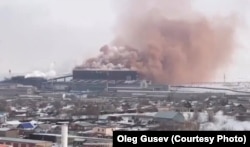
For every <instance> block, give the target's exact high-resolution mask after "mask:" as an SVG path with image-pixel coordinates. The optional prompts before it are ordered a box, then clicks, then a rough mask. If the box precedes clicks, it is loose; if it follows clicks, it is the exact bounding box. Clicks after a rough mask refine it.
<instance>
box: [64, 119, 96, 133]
mask: <svg viewBox="0 0 250 147" xmlns="http://www.w3.org/2000/svg"><path fill="white" fill-rule="evenodd" d="M95 126H96V125H95V124H92V123H89V122H83V121H78V122H74V123H72V124H70V126H69V129H70V130H71V131H86V130H91V129H93V128H94V127H95Z"/></svg>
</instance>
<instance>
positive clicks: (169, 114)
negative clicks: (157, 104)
mask: <svg viewBox="0 0 250 147" xmlns="http://www.w3.org/2000/svg"><path fill="white" fill-rule="evenodd" d="M177 114H178V112H174V111H165V112H164V111H162V112H158V113H156V114H155V116H154V117H155V118H168V119H172V118H174V117H175V116H176V115H177Z"/></svg>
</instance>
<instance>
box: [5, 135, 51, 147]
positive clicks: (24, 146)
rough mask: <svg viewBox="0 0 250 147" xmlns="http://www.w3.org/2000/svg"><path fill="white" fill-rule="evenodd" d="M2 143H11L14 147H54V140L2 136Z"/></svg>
mask: <svg viewBox="0 0 250 147" xmlns="http://www.w3.org/2000/svg"><path fill="white" fill-rule="evenodd" d="M0 144H6V145H11V146H13V147H52V145H53V144H52V142H48V141H38V140H29V139H21V138H9V137H1V138H0Z"/></svg>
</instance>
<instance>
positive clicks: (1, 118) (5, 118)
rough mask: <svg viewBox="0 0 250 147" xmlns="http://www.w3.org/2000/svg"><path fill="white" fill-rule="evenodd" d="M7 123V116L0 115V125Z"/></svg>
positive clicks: (4, 114)
mask: <svg viewBox="0 0 250 147" xmlns="http://www.w3.org/2000/svg"><path fill="white" fill-rule="evenodd" d="M6 121H7V114H6V113H0V124H2V123H5V122H6Z"/></svg>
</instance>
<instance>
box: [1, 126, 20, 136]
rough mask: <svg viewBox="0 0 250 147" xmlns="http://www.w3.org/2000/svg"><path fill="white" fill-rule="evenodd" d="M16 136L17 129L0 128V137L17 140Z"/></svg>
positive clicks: (17, 134) (17, 133)
mask: <svg viewBox="0 0 250 147" xmlns="http://www.w3.org/2000/svg"><path fill="white" fill-rule="evenodd" d="M18 136H19V131H18V129H11V128H0V137H12V138H18Z"/></svg>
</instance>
